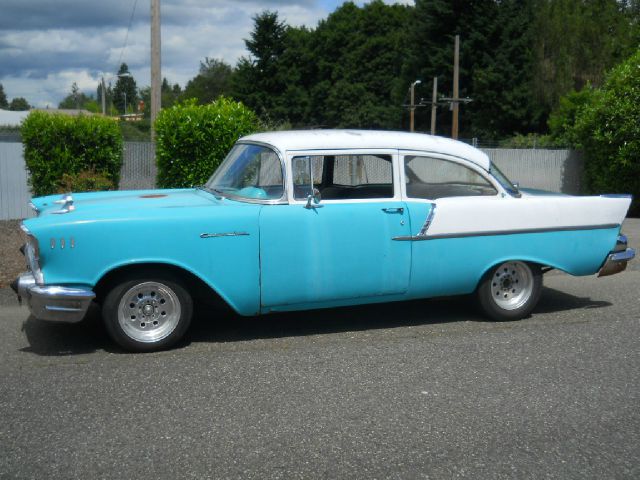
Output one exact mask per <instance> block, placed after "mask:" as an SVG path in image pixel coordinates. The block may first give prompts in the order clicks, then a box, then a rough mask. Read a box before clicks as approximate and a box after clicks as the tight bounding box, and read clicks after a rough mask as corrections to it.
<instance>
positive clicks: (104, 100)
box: [100, 77, 107, 116]
mask: <svg viewBox="0 0 640 480" xmlns="http://www.w3.org/2000/svg"><path fill="white" fill-rule="evenodd" d="M100 90H101V91H102V115H103V116H104V115H106V114H107V94H106V93H105V86H104V77H102V88H101V89H100Z"/></svg>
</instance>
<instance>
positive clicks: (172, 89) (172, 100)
mask: <svg viewBox="0 0 640 480" xmlns="http://www.w3.org/2000/svg"><path fill="white" fill-rule="evenodd" d="M182 93H183V92H182V88H180V85H178V84H177V83H174V84H173V85H171V84H170V83H169V81H168V80H167V79H166V78H163V79H162V85H161V87H160V97H161V98H160V104H161V105H162V108H170V107H172V106H174V105H175V104H176V103H177V102H178V101H179V100H180V98H181V97H182ZM138 95H139V97H140V100H142V102H143V104H144V110H143V111H142V112H141V113H143V114H144V117H145V118H150V117H151V108H150V105H151V87H142V88H141V89H140V91H139V92H138Z"/></svg>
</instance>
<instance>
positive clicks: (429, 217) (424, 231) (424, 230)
mask: <svg viewBox="0 0 640 480" xmlns="http://www.w3.org/2000/svg"><path fill="white" fill-rule="evenodd" d="M435 214H436V204H435V203H432V204H431V210H430V211H429V215H427V219H426V220H425V221H424V225H422V228H421V229H420V232H419V233H418V236H419V237H423V236H425V235H426V234H427V230H429V227H430V226H431V222H433V217H434V216H435Z"/></svg>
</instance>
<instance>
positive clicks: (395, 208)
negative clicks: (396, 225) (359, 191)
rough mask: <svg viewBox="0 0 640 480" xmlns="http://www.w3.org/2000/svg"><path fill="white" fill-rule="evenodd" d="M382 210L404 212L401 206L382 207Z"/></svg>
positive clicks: (385, 211)
mask: <svg viewBox="0 0 640 480" xmlns="http://www.w3.org/2000/svg"><path fill="white" fill-rule="evenodd" d="M382 211H383V212H384V213H404V208H403V207H393V208H391V207H390V208H383V209H382Z"/></svg>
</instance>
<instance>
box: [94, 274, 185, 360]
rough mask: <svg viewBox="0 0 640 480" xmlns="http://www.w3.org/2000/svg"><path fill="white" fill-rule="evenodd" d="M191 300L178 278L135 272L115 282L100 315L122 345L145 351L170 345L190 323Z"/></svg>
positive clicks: (114, 338) (113, 336)
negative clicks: (135, 273)
mask: <svg viewBox="0 0 640 480" xmlns="http://www.w3.org/2000/svg"><path fill="white" fill-rule="evenodd" d="M192 313H193V301H192V299H191V296H190V295H189V293H188V292H187V291H186V290H185V289H184V287H183V286H182V285H181V284H180V282H179V280H178V279H175V278H173V277H170V276H164V275H158V274H154V275H150V276H145V275H136V276H135V278H132V277H129V279H126V280H124V281H121V282H120V283H118V284H117V285H115V286H114V287H113V288H112V289H111V290H110V291H109V293H108V294H107V296H106V297H105V300H104V303H103V306H102V317H103V319H104V322H105V325H106V328H107V331H108V332H109V335H110V336H111V338H113V340H114V341H115V342H116V343H117V344H118V345H120V346H121V347H122V348H124V349H126V350H129V351H133V352H149V351H153V350H160V349H163V348H167V347H170V346H171V345H173V344H175V343H176V342H177V341H178V340H180V338H182V336H183V335H184V333H185V332H186V331H187V328H188V327H189V324H190V323H191V316H192Z"/></svg>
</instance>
